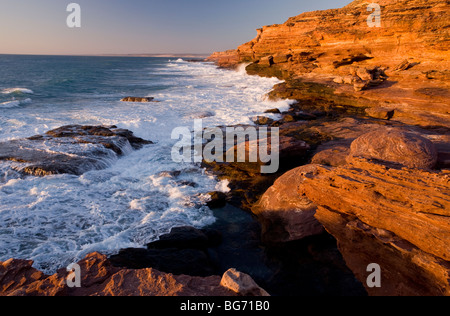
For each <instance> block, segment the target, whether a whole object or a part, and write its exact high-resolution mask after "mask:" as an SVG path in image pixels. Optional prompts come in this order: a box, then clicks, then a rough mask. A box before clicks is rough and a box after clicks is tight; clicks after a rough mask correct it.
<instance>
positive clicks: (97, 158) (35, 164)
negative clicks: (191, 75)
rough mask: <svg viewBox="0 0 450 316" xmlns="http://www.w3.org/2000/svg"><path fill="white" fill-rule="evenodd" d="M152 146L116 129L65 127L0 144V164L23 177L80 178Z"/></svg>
mask: <svg viewBox="0 0 450 316" xmlns="http://www.w3.org/2000/svg"><path fill="white" fill-rule="evenodd" d="M147 144H152V142H150V141H146V140H144V139H142V138H138V137H135V136H134V135H133V133H132V132H131V131H129V130H125V129H119V128H117V127H116V126H109V127H106V126H81V125H68V126H63V127H60V128H57V129H54V130H51V131H48V132H47V133H45V134H44V135H36V136H33V137H30V138H25V139H17V140H12V141H8V142H3V143H0V165H1V164H8V165H9V166H10V167H11V168H12V169H14V170H16V171H18V172H19V173H21V174H24V175H33V176H46V175H53V174H73V175H81V174H83V173H85V172H87V171H89V170H100V169H104V168H107V167H109V166H110V165H111V163H112V162H113V161H115V160H116V159H117V158H118V157H120V156H123V155H125V154H126V153H127V152H130V151H132V150H137V149H140V148H142V147H143V146H144V145H147Z"/></svg>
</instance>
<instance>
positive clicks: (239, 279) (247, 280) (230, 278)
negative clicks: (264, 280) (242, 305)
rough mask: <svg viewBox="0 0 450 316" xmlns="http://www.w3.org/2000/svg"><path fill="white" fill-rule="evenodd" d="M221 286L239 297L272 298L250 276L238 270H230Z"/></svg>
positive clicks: (225, 274)
mask: <svg viewBox="0 0 450 316" xmlns="http://www.w3.org/2000/svg"><path fill="white" fill-rule="evenodd" d="M220 285H221V286H223V287H224V288H226V289H229V290H230V291H233V292H234V293H236V294H238V295H243V296H270V295H269V293H267V292H266V291H265V290H264V289H262V288H260V287H259V286H258V284H256V283H255V281H253V279H252V278H251V277H250V276H249V275H248V274H245V273H242V272H239V271H236V269H230V270H228V271H227V272H225V273H224V275H223V277H222V280H221V281H220Z"/></svg>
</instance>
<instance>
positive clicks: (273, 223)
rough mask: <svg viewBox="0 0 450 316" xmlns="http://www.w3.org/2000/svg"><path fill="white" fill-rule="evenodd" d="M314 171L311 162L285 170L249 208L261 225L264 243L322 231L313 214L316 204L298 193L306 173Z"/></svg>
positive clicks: (290, 239)
mask: <svg viewBox="0 0 450 316" xmlns="http://www.w3.org/2000/svg"><path fill="white" fill-rule="evenodd" d="M314 172H315V166H314V165H307V166H303V167H299V168H296V169H293V170H291V171H289V172H287V173H286V174H284V175H283V176H281V177H280V178H278V180H277V181H276V182H275V184H274V185H273V186H271V187H270V188H269V189H268V190H267V191H266V193H264V195H263V196H262V198H261V199H260V200H259V202H258V203H256V204H255V206H254V207H253V208H252V212H253V213H254V214H255V215H257V216H258V219H259V222H260V223H261V224H262V237H263V240H264V241H265V242H268V243H279V242H288V241H293V240H299V239H303V238H305V237H309V236H314V235H318V234H321V233H323V232H324V229H323V226H322V225H321V224H320V223H319V221H317V219H316V218H315V217H314V215H315V214H316V210H317V206H316V205H315V204H314V203H313V202H312V201H311V200H309V199H308V198H307V197H306V196H301V195H300V194H299V189H300V187H301V185H302V183H303V180H304V179H305V175H306V174H308V173H314Z"/></svg>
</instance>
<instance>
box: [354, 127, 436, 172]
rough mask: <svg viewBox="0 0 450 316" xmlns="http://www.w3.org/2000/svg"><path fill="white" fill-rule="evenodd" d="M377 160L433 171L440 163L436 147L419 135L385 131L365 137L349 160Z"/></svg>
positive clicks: (361, 138)
mask: <svg viewBox="0 0 450 316" xmlns="http://www.w3.org/2000/svg"><path fill="white" fill-rule="evenodd" d="M355 157H356V158H366V159H375V160H380V161H384V162H389V163H394V164H399V165H402V166H405V167H408V168H419V169H432V168H434V167H435V165H436V163H437V161H438V152H437V150H436V147H435V146H434V144H433V143H432V142H431V141H430V140H428V139H426V138H424V137H422V136H419V135H417V134H413V133H408V132H405V131H399V130H396V129H385V130H382V131H375V132H370V133H368V134H365V135H363V136H361V137H359V138H358V139H356V140H355V141H354V142H353V143H352V145H351V150H350V155H349V156H348V158H347V160H348V161H349V162H351V161H352V160H353V159H354V158H355Z"/></svg>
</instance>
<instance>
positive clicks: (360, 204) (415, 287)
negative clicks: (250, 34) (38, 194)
mask: <svg viewBox="0 0 450 316" xmlns="http://www.w3.org/2000/svg"><path fill="white" fill-rule="evenodd" d="M372 2H374V1H364V0H355V1H353V2H351V3H350V4H349V5H347V6H345V7H343V8H340V9H332V10H324V11H315V12H307V13H303V14H300V15H298V16H295V17H292V18H289V19H288V20H287V21H286V22H285V23H283V24H277V25H269V26H264V27H262V28H260V29H258V30H257V36H256V38H255V39H253V40H251V41H250V42H248V43H245V44H243V45H241V46H239V47H238V48H237V49H235V50H229V51H226V52H219V53H214V54H213V55H212V56H211V57H210V58H209V60H211V61H214V62H216V63H217V64H218V65H219V66H221V67H225V68H234V67H236V66H237V65H239V64H246V70H247V72H248V73H249V74H251V75H260V76H268V77H278V78H280V79H282V80H285V82H283V83H281V84H278V85H276V86H275V87H274V89H273V91H271V92H270V93H269V97H270V98H272V99H277V98H285V99H286V98H287V99H293V100H297V103H296V104H295V105H294V107H295V108H293V109H291V112H290V113H284V118H283V120H281V121H279V122H276V123H275V124H278V125H276V126H280V130H281V134H282V135H288V136H289V137H294V138H296V139H298V140H305V141H306V142H307V143H308V144H309V145H310V146H311V149H312V151H313V152H314V153H313V156H312V159H311V160H310V161H311V162H312V163H313V164H311V165H307V166H301V167H298V168H296V169H294V170H291V171H288V172H287V173H285V174H284V175H282V176H281V177H280V178H279V179H278V180H276V181H275V183H274V185H273V186H272V187H270V188H269V189H268V190H267V191H266V192H265V193H264V194H263V195H262V197H261V198H260V199H259V202H258V203H256V204H254V205H253V207H252V211H253V212H254V213H255V214H256V215H257V216H258V218H259V220H260V221H261V223H262V225H263V234H264V236H263V238H265V239H269V240H270V241H276V242H288V241H292V240H297V239H301V238H304V237H305V236H310V235H314V234H317V233H319V232H320V229H318V227H317V225H318V223H320V224H321V225H323V227H324V228H325V229H326V230H327V231H328V232H329V233H330V234H331V235H333V236H334V237H335V238H336V239H337V240H338V244H339V250H340V251H341V253H342V255H343V256H344V258H345V260H346V262H347V265H348V266H349V267H350V268H351V269H352V271H353V272H354V273H355V275H356V276H357V277H358V278H359V279H360V281H361V282H362V283H363V284H365V285H366V278H367V276H368V273H367V267H368V265H369V264H372V263H377V264H379V265H380V266H381V269H382V287H381V288H371V287H367V291H368V293H369V294H371V295H450V283H449V280H450V257H449V251H450V248H449V245H450V222H449V218H450V213H449V210H450V204H449V202H450V182H449V172H448V168H449V167H450V159H449V158H450V139H449V135H450V129H449V127H450V102H449V100H450V90H449V88H450V83H449V82H450V80H449V79H450V72H449V70H448V69H450V53H449V48H450V36H449V29H450V22H449V21H448V18H447V16H448V12H450V1H447V0H430V1H424V0H380V1H376V3H378V4H379V5H380V7H381V25H380V27H369V25H368V17H369V15H370V14H371V12H369V11H368V6H369V4H370V3H372ZM339 109H342V112H339ZM336 110H338V112H339V114H338V115H336V114H337V113H336ZM295 111H307V112H309V113H313V112H314V113H315V115H317V114H316V113H321V112H325V113H326V114H324V116H322V117H321V118H320V119H317V120H313V121H312V122H310V123H305V122H303V123H302V122H295V123H287V121H286V118H287V117H288V116H290V115H289V114H295V113H296V112H295ZM286 114H288V115H286ZM342 116H344V117H342ZM349 116H350V117H349ZM336 117H338V118H339V119H336ZM280 124H281V125H280ZM272 125H273V124H272ZM301 164H302V163H301V162H300V161H298V166H300V165H301ZM314 217H315V219H314Z"/></svg>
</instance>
